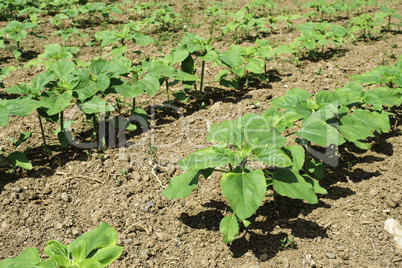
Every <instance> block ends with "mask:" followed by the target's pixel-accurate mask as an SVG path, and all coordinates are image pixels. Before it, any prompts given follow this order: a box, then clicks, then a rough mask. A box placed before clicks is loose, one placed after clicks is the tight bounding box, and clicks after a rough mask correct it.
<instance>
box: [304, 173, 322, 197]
mask: <svg viewBox="0 0 402 268" xmlns="http://www.w3.org/2000/svg"><path fill="white" fill-rule="evenodd" d="M303 178H304V179H305V181H306V182H308V183H310V184H311V185H312V186H313V188H314V192H315V193H317V194H328V192H327V190H326V189H325V188H323V187H321V185H320V184H319V183H318V181H317V180H315V179H314V178H312V177H311V176H309V175H307V174H303Z"/></svg>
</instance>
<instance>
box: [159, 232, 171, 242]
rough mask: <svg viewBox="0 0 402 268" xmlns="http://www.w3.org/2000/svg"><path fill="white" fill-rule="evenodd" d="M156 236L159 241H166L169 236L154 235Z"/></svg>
mask: <svg viewBox="0 0 402 268" xmlns="http://www.w3.org/2000/svg"><path fill="white" fill-rule="evenodd" d="M156 236H157V237H158V238H159V240H160V241H166V240H168V239H169V236H168V235H167V234H166V233H164V232H158V233H156Z"/></svg>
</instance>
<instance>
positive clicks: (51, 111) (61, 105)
mask: <svg viewBox="0 0 402 268" xmlns="http://www.w3.org/2000/svg"><path fill="white" fill-rule="evenodd" d="M72 94H73V93H72V91H66V92H64V93H63V94H61V95H59V94H56V93H54V94H52V95H50V96H49V97H48V98H47V97H46V98H45V97H44V96H42V98H43V99H44V104H43V107H45V108H47V110H46V113H47V114H48V115H49V116H52V115H55V114H58V113H60V112H61V111H64V109H66V108H67V106H68V105H69V104H70V102H71V98H72Z"/></svg>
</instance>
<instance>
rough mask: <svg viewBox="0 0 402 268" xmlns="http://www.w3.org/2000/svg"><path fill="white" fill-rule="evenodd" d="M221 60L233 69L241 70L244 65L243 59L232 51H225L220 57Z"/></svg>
mask: <svg viewBox="0 0 402 268" xmlns="http://www.w3.org/2000/svg"><path fill="white" fill-rule="evenodd" d="M219 60H221V61H222V62H223V63H225V64H226V65H227V66H229V67H230V68H231V69H236V68H239V66H241V65H242V64H243V57H242V56H240V55H239V54H237V53H235V52H232V51H225V52H222V53H221V54H220V55H219Z"/></svg>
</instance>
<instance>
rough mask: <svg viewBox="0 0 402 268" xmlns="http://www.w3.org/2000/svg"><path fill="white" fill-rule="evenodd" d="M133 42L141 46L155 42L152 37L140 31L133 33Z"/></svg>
mask: <svg viewBox="0 0 402 268" xmlns="http://www.w3.org/2000/svg"><path fill="white" fill-rule="evenodd" d="M133 42H134V43H136V44H138V45H141V46H146V45H149V44H155V40H154V39H153V38H152V37H150V36H146V35H144V34H141V33H134V38H133Z"/></svg>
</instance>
